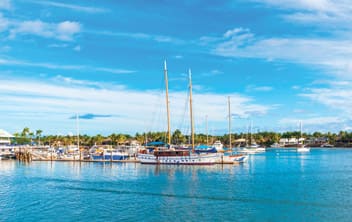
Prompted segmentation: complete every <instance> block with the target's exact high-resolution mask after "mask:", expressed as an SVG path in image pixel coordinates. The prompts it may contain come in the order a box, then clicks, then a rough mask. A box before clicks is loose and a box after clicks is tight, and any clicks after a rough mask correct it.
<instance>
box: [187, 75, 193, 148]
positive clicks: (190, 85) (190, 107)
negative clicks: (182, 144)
mask: <svg viewBox="0 0 352 222" xmlns="http://www.w3.org/2000/svg"><path fill="white" fill-rule="evenodd" d="M188 74H189V110H190V111H189V113H190V118H191V140H192V152H194V123H193V110H192V109H193V107H192V74H191V69H189V70H188Z"/></svg>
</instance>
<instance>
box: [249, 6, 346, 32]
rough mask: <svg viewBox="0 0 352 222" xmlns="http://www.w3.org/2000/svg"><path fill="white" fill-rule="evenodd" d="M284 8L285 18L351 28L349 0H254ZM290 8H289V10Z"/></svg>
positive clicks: (319, 25) (312, 23)
mask: <svg viewBox="0 0 352 222" xmlns="http://www.w3.org/2000/svg"><path fill="white" fill-rule="evenodd" d="M253 1H254V2H259V3H262V4H265V5H269V6H273V7H277V8H280V9H283V13H284V14H283V16H282V17H283V18H285V19H287V20H289V21H293V22H299V23H302V24H310V25H313V26H317V27H326V26H329V27H331V28H332V29H330V30H329V31H330V32H334V31H336V28H344V29H349V30H351V26H350V24H351V22H352V17H351V14H352V5H351V2H350V1H349V0H334V1H332V0H253ZM287 9H289V10H287Z"/></svg>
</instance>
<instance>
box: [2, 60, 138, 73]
mask: <svg viewBox="0 0 352 222" xmlns="http://www.w3.org/2000/svg"><path fill="white" fill-rule="evenodd" d="M0 64H1V65H16V66H28V67H40V68H46V69H61V70H76V71H92V70H93V71H96V72H108V73H114V74H130V73H135V72H136V71H134V70H128V69H114V68H106V67H93V66H87V65H58V64H53V63H34V62H28V61H22V60H10V59H1V58H0Z"/></svg>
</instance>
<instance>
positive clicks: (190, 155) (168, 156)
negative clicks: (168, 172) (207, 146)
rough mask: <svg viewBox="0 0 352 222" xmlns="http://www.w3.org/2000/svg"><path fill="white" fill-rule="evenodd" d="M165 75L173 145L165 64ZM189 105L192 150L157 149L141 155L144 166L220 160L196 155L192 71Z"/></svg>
mask: <svg viewBox="0 0 352 222" xmlns="http://www.w3.org/2000/svg"><path fill="white" fill-rule="evenodd" d="M164 75H165V87H166V108H167V120H168V121H167V124H168V142H169V145H170V144H171V136H170V135H171V134H170V112H169V98H168V80H167V66H166V61H165V62H164ZM189 92H190V96H189V103H190V120H191V142H192V149H191V150H190V149H188V150H184V149H175V148H168V149H155V150H154V151H153V153H139V154H138V159H139V160H140V162H141V163H142V164H177V165H212V164H215V163H216V162H217V160H218V155H217V154H216V153H215V154H210V153H196V152H195V146H194V123H193V112H192V77H191V70H189Z"/></svg>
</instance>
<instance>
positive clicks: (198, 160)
mask: <svg viewBox="0 0 352 222" xmlns="http://www.w3.org/2000/svg"><path fill="white" fill-rule="evenodd" d="M138 159H139V160H140V162H141V163H142V164H169V165H213V164H215V163H216V162H217V161H218V160H219V156H218V155H208V154H207V155H198V154H191V155H189V156H159V157H156V156H154V155H153V154H138Z"/></svg>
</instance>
